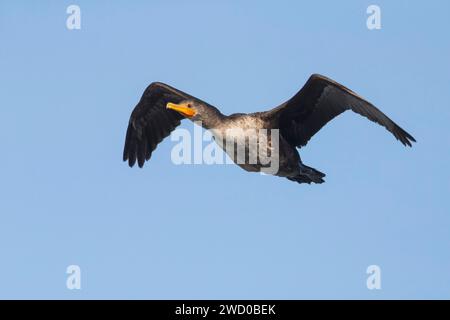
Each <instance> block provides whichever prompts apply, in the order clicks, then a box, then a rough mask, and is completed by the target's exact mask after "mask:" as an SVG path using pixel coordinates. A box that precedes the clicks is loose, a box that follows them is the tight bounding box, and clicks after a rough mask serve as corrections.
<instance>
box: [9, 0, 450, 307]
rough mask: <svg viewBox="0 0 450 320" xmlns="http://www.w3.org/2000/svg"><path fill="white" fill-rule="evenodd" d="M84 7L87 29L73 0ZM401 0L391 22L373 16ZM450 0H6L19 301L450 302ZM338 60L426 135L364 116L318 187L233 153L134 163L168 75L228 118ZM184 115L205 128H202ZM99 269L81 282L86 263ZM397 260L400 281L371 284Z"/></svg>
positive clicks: (316, 160)
mask: <svg viewBox="0 0 450 320" xmlns="http://www.w3.org/2000/svg"><path fill="white" fill-rule="evenodd" d="M70 4H77V5H79V6H80V8H81V30H72V31H70V30H68V29H67V28H66V19H67V16H68V15H67V14H66V8H67V6H68V5H70ZM370 4H377V5H379V6H380V7H381V15H382V17H381V18H382V29H381V30H373V31H370V30H368V29H367V27H366V19H367V17H368V15H367V14H366V9H367V7H368V6H369V5H370ZM449 11H450V3H449V2H448V1H381V0H377V1H364V0H361V1H345V2H342V1H340V2H338V1H314V2H311V1H308V2H307V1H276V2H275V1H271V2H265V1H214V2H213V1H189V2H187V1H125V0H123V1H5V0H1V1H0V91H1V93H0V147H1V157H0V197H1V198H0V199H1V201H0V298H62V299H77V298H87V299H89V298H150V299H156V298H159V299H162V298H163V299H174V298H177V299H188V298H190V299H197V298H203V299H216V298H224V299H226V298H236V299H239V298H255V299H266V298H267V299H300V298H344V299H345V298H358V299H380V298H385V299H391V298H447V299H448V298H450V210H449V209H450V206H449V196H450V193H449V190H450V170H449V163H450V152H449V149H450V139H449V127H450V124H449V123H450V108H449V101H450V86H449V85H450V59H449V57H450V40H449V36H448V32H449V30H450V21H449V19H448V14H449ZM312 73H322V74H324V75H327V76H329V77H331V78H333V79H335V80H337V81H339V82H341V83H343V84H344V85H346V86H348V87H350V88H351V89H353V90H354V91H356V92H358V93H359V94H361V95H362V96H364V97H366V98H367V99H368V100H370V101H371V102H373V103H374V104H375V105H376V106H378V107H379V108H380V109H381V110H382V111H384V112H385V113H386V114H387V115H388V116H390V117H391V118H392V119H394V121H396V122H397V123H398V124H399V125H400V126H402V127H403V128H404V129H406V130H407V131H408V132H410V133H411V134H412V135H413V136H414V137H415V138H416V139H417V141H418V143H417V144H414V146H413V148H405V147H403V146H402V145H401V144H400V143H399V142H398V141H396V140H395V139H394V138H393V137H392V136H391V135H390V134H389V133H388V132H387V131H385V130H384V129H383V128H382V127H379V126H377V125H375V124H373V123H371V122H369V121H368V120H366V119H365V118H362V117H360V116H358V115H355V114H352V113H345V114H343V115H341V116H340V117H338V118H337V119H335V120H334V121H333V122H332V123H330V124H329V125H328V126H326V127H325V128H324V129H323V130H322V131H320V132H319V133H318V134H317V135H316V136H315V137H314V138H313V139H312V140H311V141H310V144H309V145H308V146H307V147H306V148H304V149H302V150H301V155H302V159H303V161H304V162H305V163H306V164H307V165H310V166H312V167H314V168H317V169H319V170H320V171H322V172H325V173H326V174H327V177H326V183H325V184H322V185H299V184H296V183H293V182H290V181H288V180H286V179H281V178H277V177H269V176H261V175H259V174H251V173H247V172H245V171H243V170H242V169H240V168H239V167H237V166H232V165H221V166H220V165H213V166H207V165H184V166H176V165H174V164H173V163H172V162H171V159H170V151H171V149H172V147H173V146H174V145H175V142H172V141H170V139H166V140H165V141H164V142H163V143H162V144H161V145H159V147H158V149H157V150H156V152H155V153H154V155H153V157H152V159H151V161H150V162H149V163H147V164H146V166H145V167H144V169H142V170H140V169H137V168H133V169H130V168H129V167H128V166H127V165H126V164H125V163H123V162H122V159H121V158H122V148H123V142H124V137H125V130H126V127H127V123H128V119H129V115H130V112H131V111H132V109H133V108H134V106H135V104H136V103H137V101H138V100H139V98H140V96H141V94H142V92H143V90H144V89H145V87H146V86H147V85H148V84H149V83H151V82H152V81H163V82H166V83H168V84H171V85H173V86H175V87H177V88H180V89H182V90H183V91H186V92H189V93H191V94H193V95H195V96H197V97H199V98H202V99H204V100H205V101H208V102H210V103H212V104H214V105H216V106H217V107H219V108H220V109H221V110H222V111H223V112H224V113H233V112H253V111H258V110H266V109H270V108H271V107H274V106H276V105H278V104H279V103H281V102H283V101H285V100H286V99H288V98H289V97H291V96H292V95H293V94H294V93H296V92H297V90H298V89H299V88H300V87H301V86H302V85H303V84H304V82H305V81H306V80H307V78H308V77H309V76H310V74H312ZM183 127H184V128H187V129H189V130H193V125H192V124H191V123H184V124H183ZM73 264H75V265H79V266H80V267H81V273H82V274H81V286H82V289H81V290H68V289H67V288H66V278H67V274H66V268H67V266H69V265H73ZM373 264H375V265H378V266H380V268H381V272H382V279H381V281H382V282H381V283H382V289H381V290H368V289H367V287H366V278H367V276H368V275H367V274H366V268H367V267H368V266H369V265H373Z"/></svg>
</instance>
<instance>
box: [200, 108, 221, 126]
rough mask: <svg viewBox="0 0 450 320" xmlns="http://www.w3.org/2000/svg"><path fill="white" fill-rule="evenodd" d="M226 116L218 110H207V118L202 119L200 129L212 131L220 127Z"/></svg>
mask: <svg viewBox="0 0 450 320" xmlns="http://www.w3.org/2000/svg"><path fill="white" fill-rule="evenodd" d="M225 118H226V116H225V115H223V114H222V113H221V112H220V111H219V110H218V109H216V108H214V109H211V110H209V112H208V116H207V117H205V118H204V119H202V127H203V128H205V129H214V128H218V127H220V126H221V124H222V123H223V122H224V120H225Z"/></svg>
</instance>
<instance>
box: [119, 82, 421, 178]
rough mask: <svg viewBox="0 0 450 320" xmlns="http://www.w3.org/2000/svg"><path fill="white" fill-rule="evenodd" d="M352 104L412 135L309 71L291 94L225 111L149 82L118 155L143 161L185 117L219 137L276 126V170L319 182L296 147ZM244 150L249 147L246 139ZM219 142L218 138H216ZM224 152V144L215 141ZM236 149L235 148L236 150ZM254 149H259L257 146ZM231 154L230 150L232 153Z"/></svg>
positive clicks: (406, 139) (256, 167)
mask: <svg viewBox="0 0 450 320" xmlns="http://www.w3.org/2000/svg"><path fill="white" fill-rule="evenodd" d="M347 110H352V111H353V112H356V113H358V114H360V115H362V116H364V117H366V118H367V119H369V120H371V121H373V122H375V123H378V124H379V125H381V126H383V127H385V128H386V129H387V130H388V131H389V132H391V133H392V135H393V136H394V137H395V138H396V139H397V140H399V141H400V142H401V143H402V144H403V145H405V146H410V147H411V143H412V142H416V140H415V139H414V138H413V137H412V136H411V135H410V134H409V133H407V132H406V131H405V130H403V129H402V128H400V127H399V126H398V125H397V124H396V123H395V122H394V121H392V120H391V119H390V118H389V117H387V116H386V115H385V114H384V113H383V112H381V111H380V110H379V109H378V108H376V107H375V106H374V105H372V104H371V103H370V102H368V101H367V100H365V99H364V98H362V97H360V96H359V95H357V94H356V93H354V92H353V91H351V90H350V89H348V88H346V87H344V86H343V85H341V84H339V83H337V82H336V81H334V80H331V79H329V78H327V77H325V76H322V75H319V74H313V75H312V76H311V77H310V78H309V79H308V81H307V82H306V84H305V85H304V86H303V87H302V88H301V89H300V91H299V92H297V93H296V94H295V95H294V96H293V97H292V98H291V99H289V100H288V101H286V102H284V103H282V104H281V105H279V106H278V107H276V108H274V109H272V110H269V111H263V112H255V113H248V114H245V113H239V114H232V115H229V116H227V115H224V114H222V113H221V112H220V111H219V109H217V108H216V107H214V106H212V105H210V104H208V103H206V102H204V101H202V100H200V99H198V98H195V97H193V96H191V95H189V94H187V93H184V92H182V91H180V90H177V89H175V88H173V87H171V86H169V85H167V84H164V83H160V82H154V83H152V84H150V85H149V86H148V87H147V89H146V90H145V91H144V93H143V95H142V97H141V99H140V101H139V103H138V104H137V106H136V107H135V108H134V110H133V112H132V113H131V117H130V120H129V124H128V129H127V133H126V138H125V147H124V151H123V160H124V161H128V164H129V166H130V167H132V166H133V165H134V164H135V163H136V161H137V163H138V165H139V167H141V168H142V167H143V165H144V163H145V161H148V160H150V157H151V155H152V152H153V151H154V150H155V148H156V146H157V145H158V144H159V143H160V142H161V141H162V140H163V139H164V138H166V137H167V136H169V135H170V133H171V132H172V131H173V130H174V129H175V128H176V127H177V126H178V125H180V122H181V120H183V119H186V118H187V119H189V120H191V121H194V122H196V123H199V122H200V123H201V125H202V126H203V127H204V128H205V129H207V130H210V131H211V132H212V135H213V137H214V138H215V140H216V142H217V141H218V140H221V139H223V138H224V136H223V135H224V132H225V131H226V130H228V129H236V128H237V129H239V128H240V129H249V128H254V129H265V130H273V129H277V130H278V133H279V135H278V149H279V150H278V158H277V161H278V162H279V163H278V166H279V168H278V171H277V172H275V173H273V174H274V175H276V176H280V177H285V178H287V179H289V180H291V181H295V182H298V183H308V184H310V183H322V182H324V180H323V178H324V177H325V174H323V173H322V172H320V171H318V170H316V169H314V168H311V167H308V166H306V165H305V164H303V163H302V161H301V159H300V155H299V153H298V151H297V148H302V147H304V146H306V144H307V143H308V141H309V140H310V139H311V138H312V137H313V136H314V135H315V134H316V133H317V132H318V131H319V130H320V129H321V128H322V127H323V126H325V125H326V124H327V123H328V122H329V121H331V120H332V119H333V118H335V117H336V116H338V115H339V114H341V113H343V112H344V111H347ZM243 141H245V142H244V143H245V144H246V145H245V147H246V149H245V150H246V152H250V151H251V150H249V148H251V146H250V145H249V142H248V140H243ZM219 145H220V144H219ZM273 145H274V144H273V141H272V140H270V139H268V140H267V143H266V144H264V145H263V144H261V143H259V148H261V147H262V148H267V149H270V150H268V153H270V152H273ZM220 147H222V148H223V149H224V150H225V151H226V152H227V153H228V154H229V155H232V154H231V153H230V150H227V146H223V145H220ZM235 150H236V149H234V151H232V152H235ZM258 150H259V149H258ZM234 155H235V153H234ZM232 159H233V161H234V162H235V163H236V164H238V165H239V166H240V167H242V168H243V169H244V170H246V171H251V172H259V171H262V170H263V168H264V164H262V163H261V162H260V161H257V162H256V163H252V164H249V163H237V162H236V159H235V158H233V157H232Z"/></svg>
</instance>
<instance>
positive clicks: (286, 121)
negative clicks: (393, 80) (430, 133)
mask: <svg viewBox="0 0 450 320" xmlns="http://www.w3.org/2000/svg"><path fill="white" fill-rule="evenodd" d="M346 110H352V111H354V112H356V113H358V114H360V115H362V116H364V117H366V118H368V119H369V120H371V121H373V122H376V123H378V124H379V125H382V126H383V127H385V128H386V129H387V130H388V131H390V132H391V133H392V134H393V135H394V136H395V138H397V140H400V142H401V143H403V145H405V146H411V142H412V141H414V142H415V141H416V140H415V139H414V138H413V137H412V136H411V135H410V134H409V133H407V132H406V131H405V130H403V129H402V128H400V127H399V126H398V125H397V124H396V123H395V122H394V121H392V120H391V119H389V118H388V117H387V116H386V115H385V114H384V113H383V112H381V111H380V110H379V109H377V108H376V107H375V106H374V105H372V104H371V103H370V102H368V101H366V100H365V99H363V98H362V97H360V96H359V95H357V94H356V93H354V92H353V91H351V90H350V89H348V88H346V87H344V86H343V85H341V84H339V83H337V82H335V81H333V80H331V79H329V78H327V77H324V76H322V75H318V74H314V75H312V76H311V77H310V78H309V79H308V81H307V82H306V84H305V85H304V86H303V88H302V89H301V90H300V91H299V92H298V93H297V94H296V95H295V96H294V97H292V98H291V99H290V100H289V101H287V102H285V103H283V104H282V105H280V106H279V107H277V108H275V109H272V110H270V111H268V112H267V116H268V117H272V118H276V119H277V120H278V121H279V123H278V124H279V128H280V132H281V134H282V135H283V137H284V138H285V139H286V140H287V141H289V142H290V143H291V144H292V145H294V146H297V147H302V146H305V145H306V144H307V143H308V141H309V140H310V139H311V137H312V136H313V135H314V134H316V133H317V132H318V131H319V130H320V129H321V128H322V127H323V126H324V125H326V124H327V123H328V122H329V121H331V120H332V119H333V118H335V117H336V116H338V115H339V114H341V113H342V112H344V111H346Z"/></svg>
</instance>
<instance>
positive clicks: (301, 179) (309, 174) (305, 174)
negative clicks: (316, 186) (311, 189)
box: [287, 163, 325, 184]
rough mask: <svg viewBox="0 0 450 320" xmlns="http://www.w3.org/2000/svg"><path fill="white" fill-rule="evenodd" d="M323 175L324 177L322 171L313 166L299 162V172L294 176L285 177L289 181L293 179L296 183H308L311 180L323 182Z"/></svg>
mask: <svg viewBox="0 0 450 320" xmlns="http://www.w3.org/2000/svg"><path fill="white" fill-rule="evenodd" d="M324 177H325V174H324V173H322V172H320V171H319V170H316V169H314V168H311V167H308V166H305V165H304V164H302V163H301V164H300V173H299V174H298V175H297V176H295V177H287V178H288V179H289V180H291V181H295V182H298V183H307V184H310V183H311V182H314V183H324V182H325V180H323V178H324Z"/></svg>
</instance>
